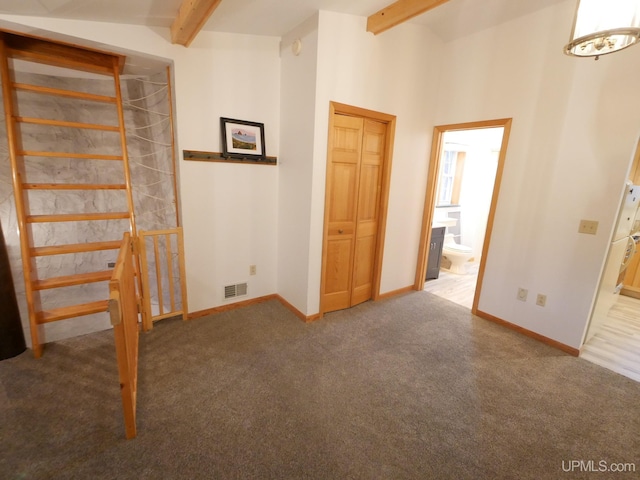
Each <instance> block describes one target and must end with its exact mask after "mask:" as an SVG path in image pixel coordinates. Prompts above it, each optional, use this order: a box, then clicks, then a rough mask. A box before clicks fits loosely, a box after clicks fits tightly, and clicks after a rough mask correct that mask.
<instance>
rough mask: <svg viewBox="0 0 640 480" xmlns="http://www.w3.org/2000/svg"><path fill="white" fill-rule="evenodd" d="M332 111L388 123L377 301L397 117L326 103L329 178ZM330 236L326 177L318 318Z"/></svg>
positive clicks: (375, 281)
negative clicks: (327, 104) (327, 111)
mask: <svg viewBox="0 0 640 480" xmlns="http://www.w3.org/2000/svg"><path fill="white" fill-rule="evenodd" d="M335 114H340V115H349V116H352V117H362V118H368V119H371V120H376V121H378V122H382V123H385V124H386V125H387V135H386V144H385V148H384V165H383V167H382V180H381V190H380V199H379V221H378V231H377V241H376V251H375V255H374V267H373V284H372V286H371V299H372V300H373V301H376V300H378V299H379V298H380V279H381V278H382V256H383V254H384V241H385V232H386V226H387V212H388V206H389V187H390V184H391V163H392V157H393V142H394V138H395V131H396V116H395V115H390V114H387V113H382V112H376V111H374V110H368V109H366V108H360V107H355V106H353V105H347V104H344V103H338V102H329V137H328V142H327V165H326V172H327V176H326V178H327V179H328V178H329V176H328V174H329V168H330V166H331V156H332V150H333V135H332V132H333V126H334V122H333V118H334V115H335ZM328 235H329V192H327V180H325V198H324V224H323V227H322V264H321V272H320V274H321V277H320V312H319V318H321V317H322V316H323V315H324V300H323V296H324V295H323V294H324V289H325V284H326V278H325V268H326V264H327V240H328Z"/></svg>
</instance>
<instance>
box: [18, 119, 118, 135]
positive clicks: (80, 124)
mask: <svg viewBox="0 0 640 480" xmlns="http://www.w3.org/2000/svg"><path fill="white" fill-rule="evenodd" d="M15 120H16V122H21V123H31V124H34V125H49V126H52V127H68V128H84V129H88V130H104V131H107V132H119V131H120V127H118V126H115V125H100V124H97V123H83V122H67V121H64V120H50V119H47V118H33V117H15Z"/></svg>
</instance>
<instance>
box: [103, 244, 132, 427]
mask: <svg viewBox="0 0 640 480" xmlns="http://www.w3.org/2000/svg"><path fill="white" fill-rule="evenodd" d="M134 248H135V242H134V241H133V240H132V238H131V236H130V234H129V233H125V234H124V238H123V240H122V244H121V246H120V253H119V254H118V260H117V262H116V266H115V268H114V270H113V275H112V277H111V280H110V281H109V313H110V315H111V324H112V325H113V333H114V336H115V343H116V356H117V360H118V376H119V377H120V392H121V394H122V408H123V411H124V425H125V435H126V437H127V438H134V437H135V436H136V394H137V384H138V295H137V293H136V278H135V268H134V255H135V252H134Z"/></svg>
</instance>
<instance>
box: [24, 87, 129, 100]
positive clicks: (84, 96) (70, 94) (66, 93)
mask: <svg viewBox="0 0 640 480" xmlns="http://www.w3.org/2000/svg"><path fill="white" fill-rule="evenodd" d="M12 87H13V88H15V89H16V90H22V91H24V92H31V93H40V94H42V95H55V96H58V97H67V98H77V99H80V100H91V101H92V102H102V103H116V102H117V101H118V99H117V98H116V97H109V96H106V95H96V94H94V93H84V92H76V91H74V90H63V89H61V88H51V87H41V86H40V85H29V84H28V83H12Z"/></svg>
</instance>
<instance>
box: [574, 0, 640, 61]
mask: <svg viewBox="0 0 640 480" xmlns="http://www.w3.org/2000/svg"><path fill="white" fill-rule="evenodd" d="M639 40H640V0H608V1H604V0H578V8H577V9H576V15H575V19H574V21H573V30H572V31H571V41H570V42H569V43H568V44H567V45H565V47H564V53H566V54H567V55H575V56H577V57H596V60H597V59H598V57H599V56H600V55H605V54H607V53H613V52H617V51H618V50H622V49H623V48H627V47H630V46H631V45H635V44H636V43H638V41H639Z"/></svg>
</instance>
